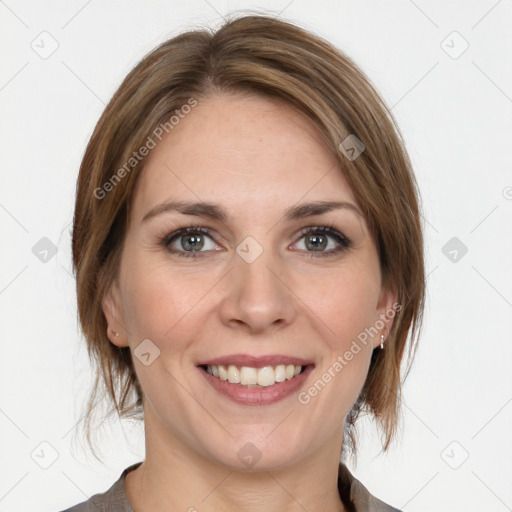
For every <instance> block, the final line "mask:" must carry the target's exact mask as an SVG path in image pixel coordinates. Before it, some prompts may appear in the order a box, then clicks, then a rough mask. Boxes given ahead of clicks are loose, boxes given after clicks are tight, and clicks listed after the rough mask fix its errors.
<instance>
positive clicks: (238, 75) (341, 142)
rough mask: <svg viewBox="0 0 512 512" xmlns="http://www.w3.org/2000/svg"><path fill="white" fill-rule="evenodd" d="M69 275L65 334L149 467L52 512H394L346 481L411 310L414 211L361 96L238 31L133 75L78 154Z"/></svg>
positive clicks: (258, 34)
mask: <svg viewBox="0 0 512 512" xmlns="http://www.w3.org/2000/svg"><path fill="white" fill-rule="evenodd" d="M73 260H74V267H75V272H76V278H77V294H78V308H79V315H80V322H81V325H82V328H83V331H84V334H85V337H86V339H87V343H88V349H89V353H90V354H91V356H92V357H93V359H94V361H96V362H97V364H98V369H99V370H98V377H97V380H96V384H95V388H94V390H93V393H92V395H91V398H90V402H89V410H88V411H87V412H88V414H87V418H88V424H87V429H88V435H89V429H90V417H91V413H92V409H93V405H94V403H95V397H96V396H97V394H98V391H99V388H100V385H102V384H103V385H105V388H106V390H107V392H108V396H109V398H110V399H111V400H112V402H113V404H114V409H115V410H116V411H118V413H119V414H120V416H121V417H127V416H130V415H134V414H137V413H143V419H144V427H145V436H146V440H145V442H146V456H145V460H144V461H141V462H139V463H137V464H134V465H132V466H130V467H128V468H126V469H125V470H124V471H123V473H122V474H121V476H120V478H119V479H118V480H117V481H116V482H115V483H114V484H113V485H112V487H110V489H108V490H107V491H106V492H104V493H102V494H97V495H95V496H93V497H92V498H90V499H89V500H87V501H86V502H83V503H82V504H79V505H77V506H75V507H72V508H70V509H68V512H80V511H85V510H104V511H126V510H128V511H137V512H143V511H146V510H148V511H152V512H160V511H164V510H166V511H167V510H188V511H194V510H198V511H208V510H222V511H231V510H238V511H240V510H243V511H253V510H265V511H274V510H276V511H277V510H290V511H292V510H293V511H295V510H301V511H304V510H307V511H310V512H314V511H317V510H318V511H319V510H322V511H324V510H332V511H339V512H341V511H357V512H362V511H377V510H378V511H393V510H398V509H396V508H393V507H391V506H390V505H387V504H385V503H383V502H382V501H380V500H379V499H377V498H376V497H374V496H372V495H371V493H370V492H369V491H368V490H367V489H366V488H365V487H364V486H363V484H362V483H361V482H359V481H358V480H357V479H356V478H355V477H354V476H353V475H352V474H351V473H350V471H349V470H348V468H347V467H346V465H345V464H344V463H343V462H340V460H344V459H345V458H346V457H347V455H348V454H350V453H352V454H353V455H354V456H355V454H356V438H355V422H356V420H357V418H358V416H359V415H360V413H361V412H365V411H368V412H370V413H372V414H373V415H374V416H375V418H376V419H377V421H378V423H379V424H380V426H381V427H382V430H383V433H384V450H387V449H388V446H389V445H390V443H391V441H392V439H393V437H394V436H395V432H396V429H397V421H398V415H399V410H400V407H399V406H400V391H401V385H402V377H403V376H401V373H400V367H401V362H402V358H403V356H404V352H405V348H406V346H407V348H408V356H409V364H410V361H411V360H412V357H413V354H414V349H415V347H416V343H415V342H416V340H417V335H418V332H419V326H420V323H421V316H422V310H423V300H424V286H425V284H424V266H423V238H422V231H421V223H420V213H419V206H418V192H417V186H416V182H415V179H414V176H413V173H412V170H411V165H410V161H409V159H408V157H407V153H406V151H405V149H404V146H403V142H402V140H401V137H400V134H399V131H398V129H397V128H396V126H395V124H394V121H393V118H392V116H391V114H390V112H389V110H388V109H387V108H386V106H385V105H384V104H383V102H382V100H381V99H380V97H379V95H378V93H377V92H376V91H375V89H374V88H373V87H372V85H371V84H370V82H369V81H368V79H367V78H366V77H365V76H364V74H363V73H362V72H361V71H360V70H359V69H358V68H357V67H356V65H355V64H354V63H353V62H352V61H351V60H350V59H348V58H347V57H346V56H345V55H344V54H343V53H341V52H340V51H339V50H337V49H335V48H334V47H332V46H331V45H330V44H329V43H327V42H325V41H324V40H322V39H320V38H318V37H317V36H315V35H312V34H310V33H308V32H306V31H304V30H302V29H300V28H298V27H296V26H294V25H293V24H290V23H287V22H283V21H280V20H278V19H273V18H270V17H266V16H245V17H240V18H238V19H233V20H230V21H228V22H226V23H225V25H224V26H222V27H221V28H220V29H219V30H218V31H216V32H215V33H209V32H207V31H192V32H187V33H184V34H181V35H179V36H177V37H174V38H172V39H170V40H168V41H166V42H165V43H163V44H162V45H160V46H159V47H158V48H156V49H155V50H153V51H152V52H151V53H150V54H149V55H147V56H146V57H145V58H144V59H143V60H142V61H141V62H140V63H139V64H138V65H137V66H136V67H135V69H134V70H133V71H131V72H130V74H129V75H128V76H127V78H126V79H125V80H124V82H123V83H122V85H121V86H120V88H119V90H118V91H117V92H116V94H115V95H114V97H113V98H112V100H111V101H110V103H109V105H108V106H107V108H106V110H105V112H104V113H103V115H102V117H101V119H100V120H99V122H98V124H97V126H96V129H95V131H94V133H93V135H92V137H91V140H90V142H89V144H88V147H87V150H86V152H85V155H84V158H83V161H82V165H81V168H80V175H79V178H78V187H77V197H76V209H75V217H74V228H73Z"/></svg>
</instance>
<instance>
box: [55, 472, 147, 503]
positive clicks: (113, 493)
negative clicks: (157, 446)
mask: <svg viewBox="0 0 512 512" xmlns="http://www.w3.org/2000/svg"><path fill="white" fill-rule="evenodd" d="M141 464H142V462H137V463H136V464H132V465H131V466H129V467H127V468H126V469H124V470H123V472H122V473H121V475H120V476H119V478H118V479H117V480H116V481H115V482H114V483H113V484H112V485H111V486H110V488H109V489H107V490H106V491H105V492H102V493H98V494H94V495H93V496H91V497H90V498H89V499H88V500H87V501H83V502H81V503H78V504H77V505H74V506H72V507H71V508H67V509H66V510H62V511H61V512H134V511H133V508H132V506H131V505H130V502H129V501H128V498H127V496H126V489H125V477H126V475H127V473H128V472H130V471H131V470H133V469H136V468H138V467H139V466H140V465H141Z"/></svg>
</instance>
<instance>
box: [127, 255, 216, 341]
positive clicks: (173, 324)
mask: <svg viewBox="0 0 512 512" xmlns="http://www.w3.org/2000/svg"><path fill="white" fill-rule="evenodd" d="M126 268H127V269H129V270H127V271H126V272H125V277H124V279H125V280H124V283H125V289H124V292H125V293H124V294H123V315H124V317H125V319H126V322H127V330H128V332H129V333H130V334H131V335H133V336H135V337H142V338H150V339H154V340H155V342H156V343H157V344H158V342H159V341H162V340H164V339H166V338H167V337H168V336H170V335H171V332H173V331H179V329H180V327H181V326H182V325H184V324H186V323H187V322H186V318H187V316H188V315H189V314H190V313H191V311H192V310H193V309H194V306H195V305H196V304H197V303H198V302H199V301H200V299H201V297H202V296H203V295H204V293H205V290H207V289H208V288H209V287H211V285H210V286H208V282H206V280H205V278H206V276H205V275H204V273H203V274H202V275H197V276H194V275H193V274H190V273H186V272H179V271H176V269H170V268H169V267H168V266H166V265H162V264H160V265H155V264H154V262H150V261H145V260H144V259H142V258H141V259H140V260H139V261H137V262H135V263H134V264H133V265H127V266H126ZM173 337H174V336H173Z"/></svg>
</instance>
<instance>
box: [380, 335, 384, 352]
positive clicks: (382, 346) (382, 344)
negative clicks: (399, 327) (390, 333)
mask: <svg viewBox="0 0 512 512" xmlns="http://www.w3.org/2000/svg"><path fill="white" fill-rule="evenodd" d="M380 348H381V349H384V334H381V335H380Z"/></svg>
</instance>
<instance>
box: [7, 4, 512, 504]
mask: <svg viewBox="0 0 512 512" xmlns="http://www.w3.org/2000/svg"><path fill="white" fill-rule="evenodd" d="M185 4H186V6H185ZM238 9H258V10H259V11H265V12H267V13H270V14H278V13H281V16H282V17H283V18H284V19H287V20H290V21H294V22H296V23H298V24H299V25H301V26H303V27H305V28H307V29H310V30H312V31H313V32H316V33H317V34H319V35H321V36H323V37H325V38H326V39H328V40H329V41H331V42H333V43H334V44H335V45H337V46H338V47H340V48H341V49H343V50H344V51H345V52H346V53H347V54H348V55H349V56H351V57H353V58H354V59H355V61H356V62H357V63H358V64H359V65H360V66H361V68H362V69H363V70H364V71H365V72H366V73H367V74H368V75H369V76H370V78H371V79H372V80H373V82H374V83H375V85H376V86H377V88H378V89H379V91H380V92H381V93H382V95H383V97H384V99H385V100H386V101H387V102H388V104H389V105H390V106H392V107H393V113H394V114H395V116H396V117H397V119H398V122H399V125H400V127H401V129H402V131H403V133H404V136H405V139H406V143H407V147H408V149H409V152H410V155H411V157H412V159H413V163H414V166H415V170H416V173H417V176H418V180H419V184H420V188H421V193H422V196H423V202H424V212H425V236H426V249H427V273H428V275H429V277H428V300H427V308H426V317H425V326H424V331H423V336H422V338H421V341H420V348H419V350H418V353H417V359H416V361H415V363H414V365H413V368H412V370H411V373H410V375H409V378H408V380H407V381H406V385H405V388H404V389H405V393H404V414H403V424H402V425H403V428H402V430H401V433H400V438H399V443H397V444H396V445H394V446H393V448H392V449H391V450H390V452H389V453H388V454H387V455H382V454H379V452H380V445H379V437H378V433H377V431H376V430H375V429H374V428H373V427H372V425H371V422H366V421H365V422H363V423H362V424H361V428H362V429H363V430H364V434H363V435H362V436H361V440H360V456H359V462H358V465H357V468H355V469H354V470H353V472H354V474H355V475H356V477H357V478H359V479H360V480H361V481H362V482H363V483H364V485H365V486H366V487H367V488H368V489H369V490H370V491H371V492H372V493H373V494H375V495H376V496H378V497H379V498H381V499H382V500H384V501H386V502H388V503H390V504H392V505H394V506H396V507H398V508H400V509H404V510H407V511H408V512H420V511H436V512H441V511H450V512H455V511H464V512H471V511H475V512H476V511H478V512H481V511H482V510H485V511H486V512H502V511H506V510H512V436H511V435H510V431H511V425H512V339H511V338H512V336H511V318H512V315H511V313H512V272H511V271H510V263H511V261H512V237H511V234H512V231H511V228H512V222H511V219H512V200H511V199H512V188H511V187H512V172H511V162H512V155H511V142H512V138H511V135H512V116H511V112H512V67H511V65H510V62H512V59H511V57H512V55H511V53H512V50H511V48H512V30H511V28H512V27H511V17H512V2H511V1H510V0H501V1H496V0H485V1H484V0H482V1H462V0H461V1H430V2H427V1H426V0H416V1H415V2H413V1H412V0H400V1H398V0H397V1H385V2H383V1H381V2H377V1H371V2H370V1H361V2H351V1H348V0H343V1H327V0H320V1H318V0H317V1H315V2H308V1H306V0H292V1H291V2H290V1H289V0H272V1H270V0H269V1H262V2H241V1H225V0H208V2H207V1H205V0H192V1H189V2H186V3H185V2H178V1H176V0H174V1H167V2H165V1H155V0H152V1H148V2H142V1H140V2H133V1H132V2H128V1H123V2H121V1H110V2H105V1H104V2H100V1H99V0H90V1H84V0H73V1H66V2H64V1H62V2H48V1H46V2H28V1H21V0H17V1H15V0H5V1H0V38H1V39H0V42H1V48H2V53H1V69H0V108H1V117H0V119H1V134H0V144H1V165H0V176H1V187H0V229H1V231H0V232H1V239H2V250H1V252H0V258H1V259H0V263H1V265H0V315H1V317H0V322H1V332H2V335H1V336H2V338H1V343H2V344H1V349H2V350H1V353H2V358H1V361H2V363H1V364H2V366H1V372H0V375H1V381H0V384H1V385H0V393H1V395H0V432H1V436H0V443H1V455H0V457H1V465H2V469H1V475H0V512H1V511H4V512H6V511H9V512H18V511H27V512H29V511H30V512H34V511H35V510H37V511H39V512H47V511H48V512H55V511H57V510H61V509H63V508H65V507H68V506H71V505H72V504H75V503H78V502H81V501H84V500H85V499H87V498H88V497H89V496H91V495H92V494H94V493H97V492H102V491H104V490H106V489H107V488H108V487H110V485H111V484H112V483H113V482H114V480H116V479H117V478H118V477H119V475H120V473H121V471H122V470H123V469H124V468H125V467H127V466H128V465H130V464H132V463H134V462H137V461H139V460H142V459H143V457H144V447H143V436H142V429H141V428H131V426H130V425H127V426H126V427H125V433H123V430H122V429H121V428H120V424H119V423H118V422H117V423H116V422H114V425H113V428H112V433H111V434H109V433H108V431H107V432H106V433H105V436H104V437H103V447H104V455H105V464H104V465H102V464H100V463H98V462H97V461H96V460H95V459H94V458H93V457H92V456H91V455H90V454H89V452H88V451H85V450H83V449H81V447H80V446H81V444H80V440H79V439H77V438H76V435H75V432H77V431H76V430H75V429H74V428H73V427H74V426H75V424H76V423H77V422H78V421H79V419H80V417H81V413H82V409H81V408H82V406H83V402H84V399H85V398H86V396H87V394H88V391H89V385H90V382H91V373H90V368H89V362H88V358H87V355H86V351H85V344H84V342H83V340H82V339H81V337H80V334H79V330H78V327H77V321H76V302H75V290H74V279H73V277H72V275H71V258H70V255H71V251H70V227H71V221H72V215H73V206H74V191H75V181H76V177H77V174H78V167H79V163H80V160H81V157H82V155H83V152H84V149H85V145H86V143H87V140H88V138H89V137H90V135H91V133H92V130H93V128H94V125H95V124H96V121H97V120H98V118H99V116H100V114H101V112H102V111H103V109H104V106H105V104H106V103H107V101H108V100H109V99H110V97H111V95H112V94H113V92H114V91H115V89H116V88H117V87H118V85H119V84H120V82H121V81H122V79H123V78H124V76H125V75H126V74H127V73H128V72H129V71H130V70H131V69H132V67H133V66H134V65H135V64H136V63H137V62H138V60H139V59H140V58H142V57H143V55H144V54H145V53H147V52H148V51H149V50H151V49H152V48H153V47H154V46H156V45H157V44H158V43H160V42H161V41H163V40H164V39H166V38H168V37H171V36H173V35H176V34H177V33H178V32H182V31H184V30H186V29H189V28H194V27H196V26H197V25H200V24H203V25H205V24H209V25H212V24H213V25H212V26H218V25H219V23H220V22H221V21H222V16H224V15H226V14H227V13H229V12H232V11H234V10H238ZM43 31H47V32H48V33H49V34H50V36H48V35H42V36H41V35H40V34H41V32H43ZM453 31H456V32H458V33H459V34H460V36H458V35H456V34H455V35H454V34H452V32H453ZM43 37H44V38H46V39H45V40H44V41H43V42H41V41H42V39H41V38H43ZM447 37H448V39H447ZM461 38H463V39H464V40H466V41H467V43H468V44H469V47H468V49H467V50H466V51H465V52H464V53H462V54H461V55H460V56H458V58H453V56H454V55H456V54H457V53H459V52H460V50H461V49H463V44H464V41H463V40H462V39H461ZM52 39H54V40H55V41H57V43H58V48H57V50H56V51H55V52H54V53H53V54H52V55H51V56H49V57H48V58H46V59H43V58H41V57H40V56H39V54H38V53H36V51H34V50H33V49H32V47H31V45H32V46H36V45H39V47H42V46H43V44H44V46H45V48H47V49H48V48H50V47H51V41H52ZM443 41H445V42H444V43H443ZM40 51H42V50H40ZM447 52H448V53H447ZM450 52H451V54H452V56H450V55H449V53H450ZM43 237H47V238H48V239H49V240H51V241H52V242H53V243H54V244H55V245H56V246H57V248H58V251H57V253H56V255H55V256H54V257H52V258H51V259H49V261H47V262H46V263H44V262H42V261H40V259H38V258H37V257H36V256H35V255H34V254H33V252H32V248H33V247H34V245H35V244H36V243H37V242H38V241H39V240H40V239H41V238H43ZM452 237H457V238H458V239H459V240H460V241H461V242H462V243H463V244H464V245H465V246H466V247H467V249H468V252H467V254H465V255H464V256H462V257H459V258H458V260H457V261H455V262H453V261H451V260H450V259H449V258H448V257H447V256H445V254H444V253H443V251H442V248H443V247H444V246H445V244H446V243H447V242H448V241H449V240H450V239H451V238H452ZM446 252H447V251H446ZM459 255H460V252H459ZM41 442H46V443H49V444H50V445H51V446H52V447H53V450H55V453H54V452H52V448H49V446H48V445H47V444H44V445H42V446H39V445H40V443H41ZM82 444H84V443H82ZM447 447H448V448H447ZM34 450H35V452H34ZM31 454H32V456H31ZM35 454H39V458H38V457H37V456H36V455H35ZM52 454H53V455H54V456H55V457H57V458H56V460H55V461H54V462H53V463H52V464H51V465H50V466H49V467H48V468H47V469H43V468H42V467H40V465H39V464H44V463H45V461H46V463H47V464H49V463H50V462H51V460H52ZM465 457H468V458H467V460H465V461H464V462H463V463H462V461H463V460H464V458H465ZM36 460H37V461H38V462H39V464H38V463H37V462H36ZM461 463H462V464H461ZM459 464H461V465H460V467H458V468H457V469H454V467H455V466H458V465H459ZM451 466H453V467H451ZM198 502H199V500H198Z"/></svg>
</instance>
